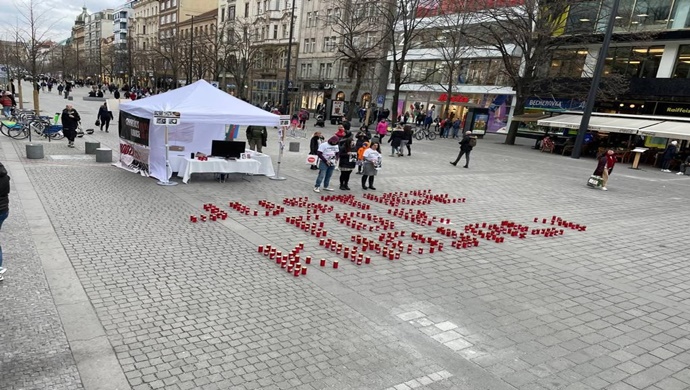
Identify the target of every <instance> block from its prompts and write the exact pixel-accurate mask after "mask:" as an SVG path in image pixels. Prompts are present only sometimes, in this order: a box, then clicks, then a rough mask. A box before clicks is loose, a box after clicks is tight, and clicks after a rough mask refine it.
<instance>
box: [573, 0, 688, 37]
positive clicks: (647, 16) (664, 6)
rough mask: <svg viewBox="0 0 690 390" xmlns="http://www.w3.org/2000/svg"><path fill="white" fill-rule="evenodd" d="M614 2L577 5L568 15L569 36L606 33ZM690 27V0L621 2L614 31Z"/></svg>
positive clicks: (587, 2)
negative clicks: (594, 32)
mask: <svg viewBox="0 0 690 390" xmlns="http://www.w3.org/2000/svg"><path fill="white" fill-rule="evenodd" d="M611 3H612V1H611V0H604V1H580V2H575V3H574V4H573V5H572V6H571V7H570V10H569V12H568V17H567V19H566V20H567V21H566V26H565V33H566V34H581V33H586V32H592V31H596V32H601V33H603V32H604V29H605V28H606V23H607V21H608V17H609V15H610V10H611ZM684 28H690V0H620V6H619V8H618V12H617V14H616V25H615V27H614V32H636V31H658V30H676V29H684Z"/></svg>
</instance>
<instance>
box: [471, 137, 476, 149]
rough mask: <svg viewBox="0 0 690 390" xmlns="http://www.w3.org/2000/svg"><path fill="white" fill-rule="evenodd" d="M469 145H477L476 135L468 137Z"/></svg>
mask: <svg viewBox="0 0 690 390" xmlns="http://www.w3.org/2000/svg"><path fill="white" fill-rule="evenodd" d="M470 146H471V147H475V146H477V137H470Z"/></svg>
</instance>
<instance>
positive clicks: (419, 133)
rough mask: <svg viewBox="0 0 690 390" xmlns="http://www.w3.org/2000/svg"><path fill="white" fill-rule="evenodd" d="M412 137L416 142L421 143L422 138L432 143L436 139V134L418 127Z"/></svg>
mask: <svg viewBox="0 0 690 390" xmlns="http://www.w3.org/2000/svg"><path fill="white" fill-rule="evenodd" d="M414 137H415V138H416V139H417V140H418V141H421V140H423V139H424V138H426V139H428V140H430V141H433V140H435V139H436V133H435V132H433V131H431V130H429V129H426V128H424V127H418V128H417V130H416V131H415V132H414Z"/></svg>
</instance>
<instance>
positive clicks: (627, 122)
mask: <svg viewBox="0 0 690 390" xmlns="http://www.w3.org/2000/svg"><path fill="white" fill-rule="evenodd" d="M581 121H582V115H569V114H567V115H558V116H554V117H551V118H548V119H541V120H539V121H537V124H538V125H539V126H549V127H559V128H565V129H579V128H580V122H581ZM661 122H662V121H660V120H648V119H635V118H621V117H607V116H595V115H593V116H592V117H591V118H590V120H589V127H588V129H589V130H592V131H602V132H611V133H623V134H637V132H638V131H639V130H640V129H643V128H647V127H649V126H652V125H656V124H658V123H661Z"/></svg>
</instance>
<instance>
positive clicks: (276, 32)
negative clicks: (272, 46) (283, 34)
mask: <svg viewBox="0 0 690 390" xmlns="http://www.w3.org/2000/svg"><path fill="white" fill-rule="evenodd" d="M273 39H278V25H277V24H274V25H273Z"/></svg>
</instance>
